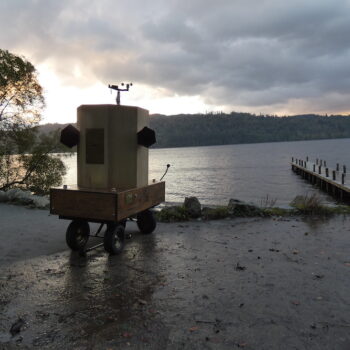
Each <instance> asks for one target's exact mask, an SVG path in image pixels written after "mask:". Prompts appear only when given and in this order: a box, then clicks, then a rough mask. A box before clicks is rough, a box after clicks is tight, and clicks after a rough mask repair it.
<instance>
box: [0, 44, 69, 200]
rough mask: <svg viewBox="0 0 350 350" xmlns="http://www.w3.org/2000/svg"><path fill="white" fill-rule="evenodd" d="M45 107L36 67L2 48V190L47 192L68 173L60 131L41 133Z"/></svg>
mask: <svg viewBox="0 0 350 350" xmlns="http://www.w3.org/2000/svg"><path fill="white" fill-rule="evenodd" d="M43 107H44V97H43V91H42V87H41V86H40V84H39V82H38V79H37V72H36V70H35V67H34V66H33V65H32V64H31V63H30V62H28V61H27V60H26V59H25V58H23V57H20V56H17V55H14V54H12V53H10V52H9V51H7V50H1V49H0V190H7V189H10V188H14V187H20V188H24V189H29V190H31V191H33V192H36V193H40V194H43V193H47V192H48V190H49V188H50V187H51V186H55V185H59V184H60V183H61V181H62V176H63V175H64V174H65V166H64V164H63V163H62V161H61V160H60V159H59V158H57V157H54V156H52V155H51V153H52V152H54V151H55V150H57V149H58V141H57V140H58V137H57V132H58V131H56V132H54V133H50V134H49V135H45V136H43V135H39V134H38V128H37V126H38V123H39V121H40V120H41V112H42V109H43Z"/></svg>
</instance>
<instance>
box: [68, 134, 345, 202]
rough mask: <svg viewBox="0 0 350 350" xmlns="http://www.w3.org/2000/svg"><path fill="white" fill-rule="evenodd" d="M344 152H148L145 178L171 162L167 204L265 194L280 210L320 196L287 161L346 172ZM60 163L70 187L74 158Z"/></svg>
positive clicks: (318, 146) (306, 144)
mask: <svg viewBox="0 0 350 350" xmlns="http://www.w3.org/2000/svg"><path fill="white" fill-rule="evenodd" d="M349 150H350V139H337V140H334V139H333V140H316V141H295V142H274V143H259V144H240V145H225V146H208V147H183V148H162V149H151V150H150V177H149V178H150V179H157V180H159V179H160V177H161V176H162V175H163V173H164V171H165V169H166V164H168V163H169V164H171V167H170V169H169V171H168V174H167V175H166V176H165V178H164V180H165V181H166V201H167V202H183V200H184V198H185V197H186V196H187V197H188V196H196V197H198V199H199V200H200V201H201V203H203V204H220V205H225V204H227V203H228V201H229V199H230V198H236V199H240V200H244V201H248V202H253V203H256V204H259V205H260V204H261V203H262V202H264V199H265V198H266V196H269V198H271V199H274V200H276V205H277V206H281V207H286V206H288V204H289V203H290V202H291V200H292V199H293V198H294V197H295V196H296V195H302V194H312V193H315V192H316V193H319V194H321V191H319V190H318V189H316V188H314V187H313V186H312V185H310V184H309V183H307V182H306V181H304V180H303V179H302V178H301V177H299V176H296V175H295V174H294V173H293V172H292V171H291V166H290V161H291V158H292V157H296V158H298V159H299V158H300V159H305V158H306V156H309V159H310V161H315V159H316V158H319V159H323V160H326V161H327V165H328V166H329V167H334V168H335V165H336V163H340V164H341V165H343V164H345V165H347V167H348V168H349V169H350V167H349V165H350V153H349ZM63 160H64V162H65V164H66V165H67V168H68V169H67V170H68V171H67V175H66V176H65V179H64V183H65V184H68V185H70V184H76V176H77V175H76V172H77V169H76V155H73V156H71V157H64V158H63ZM321 195H322V198H323V199H324V200H325V201H326V202H328V203H333V200H332V198H331V197H329V196H328V195H326V194H321Z"/></svg>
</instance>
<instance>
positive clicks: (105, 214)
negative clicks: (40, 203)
mask: <svg viewBox="0 0 350 350" xmlns="http://www.w3.org/2000/svg"><path fill="white" fill-rule="evenodd" d="M164 200H165V182H157V183H152V184H150V185H148V186H144V187H140V188H133V189H129V190H119V189H115V190H114V189H112V190H100V189H98V190H93V189H85V188H78V187H71V186H70V187H68V188H62V187H60V188H58V187H56V188H52V189H51V190H50V213H51V214H55V215H59V218H60V219H66V220H71V223H70V224H69V226H68V228H67V232H66V242H67V245H68V246H69V247H70V248H71V249H72V250H80V251H81V252H86V251H89V250H91V249H94V248H97V247H99V246H102V245H103V246H104V248H105V250H106V251H107V252H108V253H110V254H119V253H120V252H121V251H122V250H123V248H124V242H125V236H124V231H125V225H126V221H127V219H129V218H136V220H137V226H138V228H139V229H140V231H141V232H142V233H145V234H149V233H152V232H153V231H154V229H155V228H156V221H155V218H154V215H153V213H152V211H150V208H152V207H154V206H156V205H158V204H159V203H161V202H163V201H164ZM89 222H94V223H100V227H99V229H98V230H97V232H96V234H94V235H90V226H89ZM104 225H106V226H107V229H106V230H105V233H104V235H103V236H100V235H99V234H100V232H101V230H102V228H103V226H104ZM90 236H93V237H99V238H103V243H101V244H98V245H96V246H94V247H91V248H89V249H85V247H86V243H87V242H88V239H89V237H90Z"/></svg>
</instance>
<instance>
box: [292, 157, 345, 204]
mask: <svg viewBox="0 0 350 350" xmlns="http://www.w3.org/2000/svg"><path fill="white" fill-rule="evenodd" d="M291 166H292V170H293V172H294V173H296V174H297V175H300V176H302V177H303V178H304V179H305V180H307V181H309V182H310V183H311V184H313V185H316V186H318V187H319V188H320V189H322V190H323V191H326V192H327V193H329V194H330V195H332V196H334V197H336V198H338V199H341V200H343V201H349V200H350V181H349V179H347V176H346V175H347V172H346V171H347V169H346V165H342V166H340V164H339V163H337V165H336V168H335V169H332V168H329V167H328V166H327V162H326V161H325V160H322V159H316V162H311V161H309V157H306V160H304V159H298V158H294V157H292V162H291Z"/></svg>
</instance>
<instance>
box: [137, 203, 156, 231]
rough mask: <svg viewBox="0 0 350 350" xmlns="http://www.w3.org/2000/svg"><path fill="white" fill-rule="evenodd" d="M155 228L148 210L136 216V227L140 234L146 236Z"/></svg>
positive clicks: (152, 216) (154, 222)
mask: <svg viewBox="0 0 350 350" xmlns="http://www.w3.org/2000/svg"><path fill="white" fill-rule="evenodd" d="M156 226H157V222H156V219H155V217H154V215H153V213H152V212H151V211H150V210H149V209H147V210H145V211H142V212H141V213H138V214H137V227H138V228H139V230H140V231H141V233H143V234H145V235H148V234H150V233H152V232H153V231H154V230H155V229H156Z"/></svg>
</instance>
